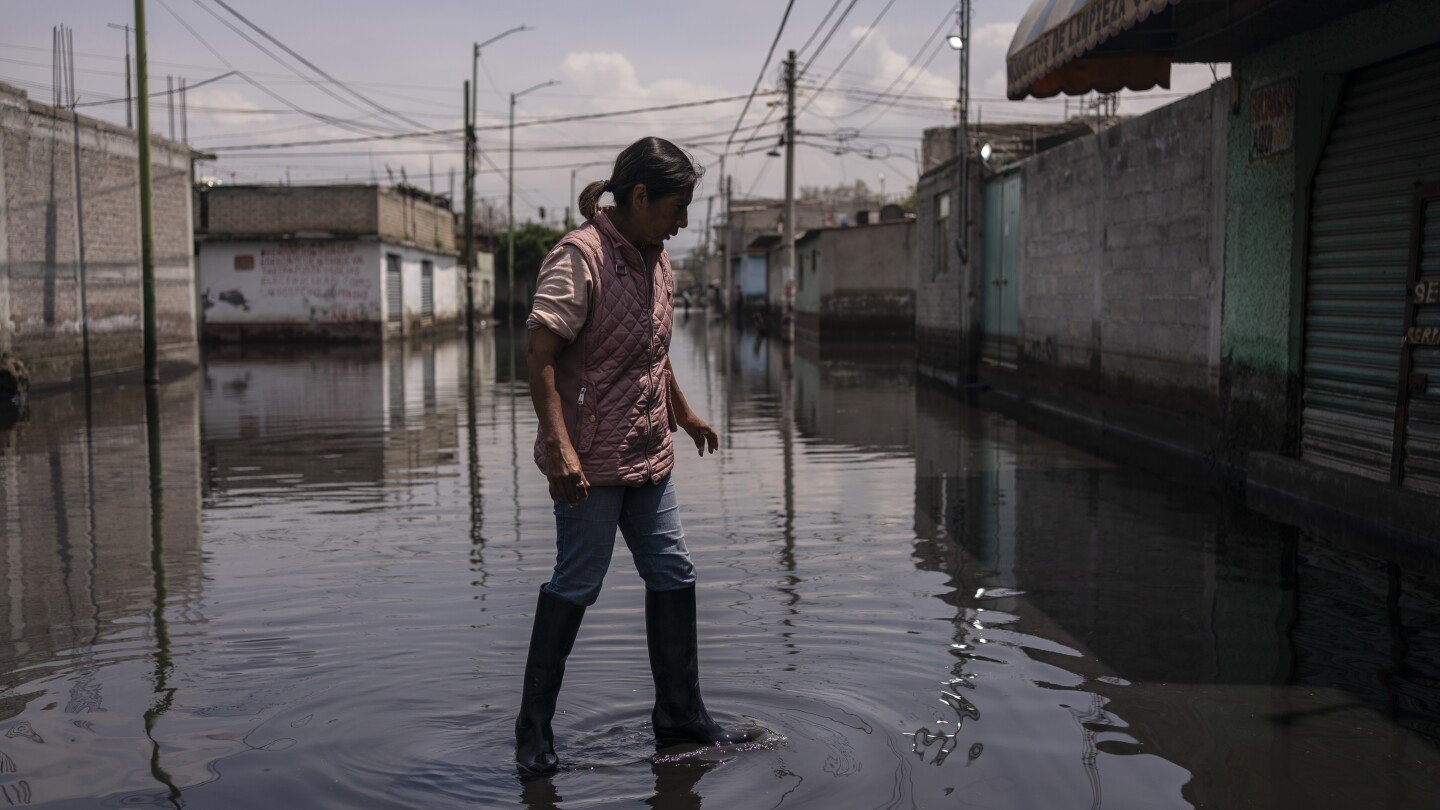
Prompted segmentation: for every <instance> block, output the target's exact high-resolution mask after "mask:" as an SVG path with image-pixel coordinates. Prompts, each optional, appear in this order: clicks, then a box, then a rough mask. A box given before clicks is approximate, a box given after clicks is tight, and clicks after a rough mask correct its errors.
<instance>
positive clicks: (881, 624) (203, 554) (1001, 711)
mask: <svg viewBox="0 0 1440 810" xmlns="http://www.w3.org/2000/svg"><path fill="white" fill-rule="evenodd" d="M515 346H516V340H515V339H514V338H513V337H512V336H510V335H509V334H507V333H506V332H504V331H500V332H487V333H485V334H483V335H482V337H481V338H480V339H479V340H478V342H477V345H476V348H475V351H474V353H473V354H472V353H471V352H470V351H468V350H467V347H466V344H465V343H464V342H463V341H458V340H453V339H451V340H441V341H432V342H425V343H414V344H411V345H406V346H395V347H390V348H387V349H385V350H383V351H382V350H380V349H379V348H373V347H372V348H362V347H336V348H330V349H324V348H290V349H284V350H277V349H266V350H261V349H254V348H251V349H245V350H237V349H230V350H225V351H212V352H209V353H208V354H207V356H206V359H205V365H204V368H203V370H202V371H201V372H198V373H196V374H194V375H191V376H190V377H187V378H185V379H182V380H179V381H176V382H172V383H169V384H166V385H165V386H163V388H162V389H161V390H160V392H159V395H158V398H157V399H158V403H157V404H158V409H159V418H158V420H156V421H155V422H154V424H153V425H151V426H149V427H147V420H146V402H145V395H144V393H143V391H142V390H141V389H138V388H120V389H116V388H105V389H99V390H97V391H96V392H95V394H94V396H93V400H92V402H91V404H90V406H89V407H88V408H87V405H86V400H85V398H84V396H82V395H80V394H66V395H63V396H49V397H45V398H42V399H40V400H39V401H37V402H36V403H35V404H34V413H33V414H32V416H31V418H30V419H29V420H28V421H27V422H24V423H22V424H21V425H20V426H19V427H17V428H16V429H14V430H11V431H7V432H0V534H3V543H0V573H3V579H0V583H3V588H4V592H3V596H0V688H3V692H0V732H3V736H0V804H10V805H33V806H53V807H120V806H156V807H179V806H184V807H194V808H249V807H255V808H267V810H270V809H273V808H290V807H307V808H308V807H336V808H354V807H426V808H431V807H435V808H439V807H504V806H529V807H552V806H553V807H567V808H600V807H604V808H611V807H661V808H699V807H702V806H703V807H707V808H747V809H748V808H774V807H794V808H807V807H826V808H866V809H868V808H882V807H886V808H889V807H896V808H911V807H918V808H931V807H943V808H961V807H975V808H1169V807H1214V808H1250V807H1254V808H1307V809H1308V808H1322V807H1336V808H1341V807H1343V808H1380V807H1395V808H1401V807H1422V808H1432V807H1440V575H1437V570H1440V569H1437V566H1435V565H1434V564H1433V563H1431V562H1430V561H1428V560H1427V559H1425V558H1423V557H1420V558H1409V559H1405V560H1397V559H1386V558H1385V556H1384V555H1383V554H1372V553H1367V549H1372V550H1373V549H1374V548H1376V547H1375V546H1373V545H1372V544H1370V543H1368V542H1367V541H1366V540H1364V539H1363V538H1357V537H1345V536H1335V537H1315V536H1310V535H1308V534H1305V533H1303V532H1301V531H1300V530H1298V529H1295V528H1293V527H1289V526H1286V525H1282V524H1279V523H1275V522H1272V521H1270V520H1268V519H1266V518H1264V517H1261V516H1259V515H1256V514H1254V513H1251V512H1249V511H1247V510H1246V509H1245V507H1244V505H1243V504H1242V503H1238V502H1236V501H1235V500H1234V498H1233V497H1232V496H1230V495H1228V494H1227V493H1225V492H1223V491H1222V492H1217V491H1214V490H1213V489H1212V488H1210V487H1207V486H1205V485H1203V484H1202V483H1201V482H1198V481H1194V480H1189V479H1187V478H1185V477H1183V476H1182V475H1179V474H1175V473H1166V472H1164V471H1157V470H1155V469H1151V468H1144V467H1136V466H1130V465H1126V464H1121V463H1118V462H1116V461H1113V460H1107V457H1105V456H1102V455H1097V454H1096V453H1094V452H1091V451H1089V450H1086V449H1083V448H1082V447H1079V446H1077V445H1075V444H1073V443H1071V442H1069V441H1067V440H1066V437H1064V436H1061V435H1056V434H1055V433H1054V432H1053V431H1049V432H1047V431H1045V430H1044V427H1045V426H1043V425H1040V426H1038V427H1039V428H1040V430H1038V431H1037V429H1036V427H1037V426H1027V425H1026V424H1023V423H1020V422H1017V421H1015V420H1014V419H1012V418H1010V417H1008V416H1006V415H1005V414H1003V413H1000V412H996V411H994V410H987V409H986V408H985V407H981V406H979V405H976V404H973V403H971V404H967V403H966V401H965V400H963V399H961V398H958V397H956V396H954V395H952V394H949V393H946V392H944V391H940V390H935V389H932V388H930V387H928V386H926V385H922V384H917V382H916V377H915V373H914V367H913V363H912V362H911V360H910V353H909V349H908V348H906V347H897V348H895V349H893V350H891V351H879V350H875V351H870V352H868V353H866V354H865V355H863V356H858V355H853V354H852V355H847V354H844V353H838V354H835V355H834V356H829V355H827V356H825V357H823V358H820V357H816V356H815V353H814V352H812V351H808V350H802V351H800V352H798V353H796V355H795V356H794V357H793V358H791V359H789V360H788V361H787V359H786V356H785V353H784V352H782V351H781V349H780V347H778V346H777V345H775V344H774V343H773V342H768V341H766V340H764V339H763V338H759V337H757V336H756V335H754V334H732V333H730V332H728V331H727V330H726V329H724V328H723V327H722V326H720V325H718V324H715V323H706V322H705V320H704V318H703V317H699V316H697V317H694V318H690V319H688V320H687V321H685V322H684V323H683V324H680V325H678V327H677V330H676V339H675V345H674V347H673V351H672V358H673V360H674V364H675V367H676V371H677V376H678V378H679V380H680V381H681V383H682V385H683V386H684V388H685V390H686V392H687V394H688V397H689V399H690V400H691V402H692V403H694V405H695V406H696V407H697V409H699V410H700V411H701V412H702V413H704V414H706V415H708V416H709V418H710V419H711V420H712V422H713V423H714V425H715V426H716V427H717V428H718V429H719V430H720V432H721V436H722V451H721V452H720V453H719V454H718V455H716V456H712V457H707V458H705V459H699V458H696V457H695V456H694V455H693V454H690V453H681V454H679V461H678V465H677V469H676V480H677V483H678V488H679V493H680V498H681V504H682V511H683V517H684V522H685V527H686V533H687V537H688V542H689V545H690V549H691V553H692V556H693V558H694V561H695V564H696V567H697V569H698V572H699V577H700V590H699V603H700V607H699V612H700V628H701V670H702V684H703V686H704V689H705V696H706V699H707V702H708V703H709V705H710V707H711V709H712V711H713V712H714V713H715V714H716V715H717V716H718V717H719V718H720V719H721V720H722V722H741V721H744V720H746V719H748V720H750V721H753V722H756V723H759V724H761V725H763V726H764V727H765V728H767V729H769V732H770V734H769V736H768V737H767V738H766V739H765V740H764V741H763V742H762V743H760V744H758V745H753V746H749V747H747V748H745V749H743V750H720V749H698V750H693V749H685V748H679V749H667V750H665V751H660V752H657V751H656V750H655V749H654V747H653V744H652V741H651V737H650V729H649V727H648V724H649V711H650V705H651V696H652V691H651V684H650V677H649V671H648V665H647V658H646V650H645V642H644V616H643V608H642V606H643V602H644V593H643V585H642V583H641V581H640V579H639V577H638V575H636V573H635V572H634V569H633V566H632V564H631V562H630V559H629V556H628V554H626V553H624V549H623V546H622V548H621V549H620V550H619V552H618V553H617V554H616V557H615V562H614V565H613V568H612V570H611V572H610V576H609V578H608V580H607V583H606V587H605V590H604V592H603V593H602V594H601V597H600V601H599V602H598V603H597V604H596V605H595V606H594V607H593V608H591V609H590V611H589V613H588V614H587V616H586V618H585V623H584V625H583V626H582V628H581V631H580V637H579V640H578V642H577V644H576V647H575V652H574V654H573V656H572V658H571V664H570V668H569V671H568V673H567V680H566V686H565V690H564V691H563V692H562V694H561V698H560V708H559V714H558V716H557V717H556V722H555V731H556V737H557V740H558V746H559V750H560V754H561V759H562V762H563V768H562V771H561V772H560V773H559V774H557V775H556V776H554V777H553V778H550V779H541V780H534V781H529V782H524V783H522V782H521V781H519V780H518V779H517V778H516V776H515V772H514V766H513V762H512V758H511V756H512V736H511V724H512V722H513V719H514V713H515V707H516V702H517V700H518V692H519V687H520V673H521V670H522V668H523V666H524V655H525V648H526V643H527V640H528V634H529V629H530V616H531V612H532V610H533V608H534V601H535V592H536V588H537V587H538V586H539V585H540V583H541V582H543V581H544V580H545V578H546V577H547V575H548V571H549V567H550V564H551V562H552V560H553V554H554V538H553V518H552V516H551V512H550V505H549V503H548V502H547V494H546V487H545V483H544V479H543V478H542V477H541V476H540V474H539V473H538V472H537V471H536V470H535V468H534V465H533V463H532V461H531V443H532V441H533V438H534V431H535V418H534V415H533V412H532V411H531V408H530V404H529V399H528V395H527V393H526V390H525V385H524V382H523V380H524V373H523V367H522V366H523V357H516V356H515V354H514V352H513V347H515ZM467 369H468V370H467ZM152 437H153V438H155V439H156V440H155V441H150V439H151V438H152Z"/></svg>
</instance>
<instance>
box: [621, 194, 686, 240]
mask: <svg viewBox="0 0 1440 810" xmlns="http://www.w3.org/2000/svg"><path fill="white" fill-rule="evenodd" d="M694 194H695V188H694V187H693V186H692V187H690V188H687V189H685V190H684V191H681V192H677V193H675V194H668V195H666V196H664V197H651V196H650V195H649V191H648V189H646V188H645V187H644V186H637V187H636V188H635V196H634V206H633V208H634V211H635V214H636V216H635V220H634V221H635V225H636V230H638V231H640V236H641V238H642V239H644V240H645V242H646V244H650V245H663V244H664V243H665V240H666V239H669V238H670V237H672V236H674V235H675V234H677V233H679V232H680V230H681V229H682V228H684V227H685V226H687V225H689V224H690V220H689V217H688V215H687V211H688V209H689V208H690V199H691V197H693V196H694Z"/></svg>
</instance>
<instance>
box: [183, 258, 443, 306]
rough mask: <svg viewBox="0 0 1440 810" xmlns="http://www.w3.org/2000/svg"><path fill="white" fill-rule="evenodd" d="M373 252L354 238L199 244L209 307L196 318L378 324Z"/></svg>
mask: <svg viewBox="0 0 1440 810" xmlns="http://www.w3.org/2000/svg"><path fill="white" fill-rule="evenodd" d="M377 256H378V253H377V251H376V249H375V245H374V243H365V242H359V241H353V240H350V241H332V240H327V241H300V240H284V241H280V240H274V241H259V242H205V243H202V244H201V246H200V273H199V278H200V283H199V287H200V296H201V300H202V301H205V302H208V304H209V306H208V307H207V308H206V309H205V312H204V314H203V317H204V319H205V321H206V322H209V323H241V324H243V323H309V322H312V321H320V322H346V321H362V322H363V321H370V322H379V321H380V319H381V318H382V316H383V314H384V313H383V301H384V297H385V283H384V277H383V276H382V268H381V267H380V265H379V264H378V263H377V261H376V258H377ZM247 265H248V266H249V268H250V269H241V268H245V267H246V266H247ZM418 273H419V270H418V269H417V270H416V274H417V281H416V284H417V296H418V284H419V281H418ZM417 306H418V298H417Z"/></svg>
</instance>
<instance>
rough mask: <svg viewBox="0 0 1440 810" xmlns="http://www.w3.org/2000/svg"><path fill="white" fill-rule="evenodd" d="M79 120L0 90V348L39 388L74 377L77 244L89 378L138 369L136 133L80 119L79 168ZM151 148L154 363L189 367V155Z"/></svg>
mask: <svg viewBox="0 0 1440 810" xmlns="http://www.w3.org/2000/svg"><path fill="white" fill-rule="evenodd" d="M76 120H77V119H76V118H74V117H72V115H71V113H69V112H67V111H64V110H58V109H56V108H53V107H50V106H48V105H45V104H40V103H37V102H34V101H31V100H30V99H29V98H28V97H27V95H26V93H25V92H24V91H23V90H20V89H18V88H15V87H11V86H9V85H4V84H0V350H5V351H11V352H14V353H15V354H16V355H17V356H19V357H20V358H21V360H23V361H24V362H25V363H26V364H27V365H28V366H29V367H30V369H31V372H32V376H33V381H34V385H35V386H36V387H37V388H43V387H48V386H53V385H63V384H65V383H68V382H73V381H78V380H80V379H82V378H83V373H84V355H83V343H82V337H81V334H82V328H81V327H82V313H81V286H82V285H81V281H82V277H81V264H82V262H81V261H80V257H81V252H80V245H81V241H82V238H83V243H84V261H83V266H84V275H83V281H84V284H83V286H84V292H85V303H86V307H85V314H86V315H88V318H87V319H86V320H88V324H89V333H90V343H91V366H92V369H93V371H94V372H95V373H97V374H111V373H122V372H131V371H137V370H139V369H140V368H141V366H142V364H143V354H142V346H141V339H142V321H141V286H140V274H141V271H140V213H139V164H138V151H137V146H136V140H135V133H134V131H133V130H127V129H125V128H123V127H117V126H115V125H112V124H108V123H105V122H103V121H97V120H94V119H90V118H86V117H84V116H80V117H79V118H78V123H79V127H78V136H79V146H80V148H79V160H78V161H77V160H76V151H75V141H76V127H75V124H76ZM151 143H152V149H153V152H152V166H153V175H152V176H153V183H154V199H153V210H154V214H155V265H156V266H155V277H156V304H157V310H158V311H157V321H158V328H159V338H160V351H161V359H162V362H166V363H170V362H175V363H180V364H183V365H193V364H194V363H195V362H196V361H197V348H196V320H195V317H196V316H195V295H194V280H193V275H194V273H193V262H192V253H193V244H194V241H193V234H192V230H191V211H190V206H191V194H190V155H189V150H188V149H186V148H185V147H184V146H183V145H181V144H177V143H173V142H170V141H168V140H165V139H163V138H159V137H152V139H151ZM77 163H78V171H79V176H80V183H79V193H78V195H77V193H76V181H75V178H76V170H77ZM77 222H78V223H80V224H81V225H83V227H78V228H77Z"/></svg>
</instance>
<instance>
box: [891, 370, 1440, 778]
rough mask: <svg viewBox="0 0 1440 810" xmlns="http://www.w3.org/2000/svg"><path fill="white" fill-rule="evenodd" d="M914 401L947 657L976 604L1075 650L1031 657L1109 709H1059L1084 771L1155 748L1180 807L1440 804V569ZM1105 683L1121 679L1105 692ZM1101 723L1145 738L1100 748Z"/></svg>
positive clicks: (1013, 428)
mask: <svg viewBox="0 0 1440 810" xmlns="http://www.w3.org/2000/svg"><path fill="white" fill-rule="evenodd" d="M916 400H917V406H916V420H915V431H916V437H915V454H916V471H915V526H916V534H917V542H916V547H915V557H916V561H917V565H918V566H919V567H920V568H922V569H924V570H934V571H941V572H944V573H946V574H948V575H950V577H951V580H950V583H949V584H950V585H951V588H952V590H950V591H949V592H948V593H947V594H945V595H943V596H942V598H944V599H945V600H946V601H947V602H951V603H953V604H954V605H955V606H956V607H957V608H958V609H959V614H960V623H957V634H956V642H957V643H963V642H964V637H963V635H964V629H965V626H966V625H965V622H968V621H969V620H970V619H969V616H968V614H966V610H968V609H972V608H974V607H975V606H977V605H983V604H984V603H983V602H976V601H975V596H974V595H975V594H976V593H977V592H978V591H979V590H980V589H982V588H984V589H991V588H996V587H1000V588H1007V589H1010V588H1013V589H1018V591H1021V592H1023V596H1019V597H1017V598H1014V599H1013V600H1012V602H1013V604H1014V607H1013V608H1005V609H1006V610H1013V612H1014V613H1015V614H1016V615H1017V616H1018V617H1019V620H1018V621H1017V622H1015V623H1014V624H1012V625H1008V629H1011V630H1015V631H1017V632H1021V633H1025V634H1029V635H1032V636H1036V637H1039V638H1041V639H1047V640H1050V641H1054V642H1059V643H1061V644H1064V645H1065V646H1068V647H1070V648H1072V649H1075V650H1078V651H1080V652H1081V653H1082V657H1080V658H1076V659H1064V660H1063V661H1062V660H1061V659H1056V658H1054V657H1053V656H1046V655H1044V654H1043V651H1040V652H1037V651H1028V650H1027V654H1028V655H1029V656H1030V657H1032V658H1038V659H1039V660H1040V661H1042V662H1047V663H1054V664H1056V665H1060V666H1063V667H1064V668H1065V669H1067V670H1069V671H1072V672H1075V673H1076V674H1078V675H1081V676H1082V677H1083V679H1084V681H1083V682H1084V683H1085V685H1084V687H1083V688H1084V689H1085V690H1086V691H1087V692H1091V693H1093V695H1095V696H1096V697H1097V700H1099V701H1100V702H1099V703H1097V704H1095V705H1094V706H1089V707H1088V708H1087V705H1088V704H1087V705H1081V704H1079V703H1072V704H1071V705H1072V706H1073V707H1074V708H1075V709H1076V711H1077V712H1081V713H1082V714H1084V716H1086V717H1091V716H1093V717H1092V719H1087V720H1083V722H1082V720H1081V717H1082V714H1077V715H1076V718H1077V719H1076V722H1081V723H1082V726H1083V727H1084V728H1085V729H1086V730H1087V734H1086V740H1087V741H1086V742H1085V746H1086V748H1085V750H1083V751H1082V750H1081V749H1078V748H1077V751H1076V757H1077V758H1084V757H1088V758H1089V759H1088V761H1090V762H1091V763H1092V764H1093V765H1094V767H1095V768H1097V769H1098V772H1099V773H1100V774H1101V776H1102V777H1103V774H1104V773H1105V768H1106V762H1107V759H1106V756H1105V755H1107V754H1127V753H1137V752H1146V753H1152V754H1157V755H1159V756H1162V757H1164V758H1165V759H1167V760H1169V761H1171V762H1173V763H1176V764H1178V765H1180V766H1181V767H1183V768H1185V769H1187V770H1188V771H1189V772H1190V773H1191V774H1192V776H1193V778H1192V779H1191V781H1190V783H1189V784H1188V785H1187V786H1186V788H1185V792H1184V795H1185V798H1186V799H1188V800H1190V801H1192V802H1194V803H1196V804H1198V805H1200V806H1216V807H1230V806H1242V805H1244V806H1282V805H1283V806H1290V805H1292V804H1294V803H1295V802H1296V800H1297V797H1301V796H1307V795H1309V796H1318V795H1326V796H1333V797H1339V796H1348V797H1352V798H1356V799H1358V801H1357V804H1366V803H1367V801H1365V800H1363V799H1360V797H1362V796H1369V797H1370V798H1371V799H1375V804H1376V805H1380V804H1383V805H1386V806H1401V805H1406V802H1411V801H1414V800H1415V799H1416V798H1417V797H1421V796H1424V797H1427V798H1429V797H1432V792H1433V790H1434V788H1433V783H1432V784H1431V786H1428V787H1427V786H1425V784H1424V779H1423V778H1422V774H1423V773H1425V772H1426V770H1425V769H1430V768H1435V767H1440V751H1437V750H1436V748H1435V747H1434V746H1435V744H1436V743H1440V732H1437V729H1440V684H1437V683H1436V681H1435V680H1434V678H1433V675H1432V673H1434V672H1436V671H1437V670H1440V632H1436V631H1434V630H1433V628H1434V627H1437V626H1440V599H1437V598H1436V596H1437V594H1436V590H1437V589H1436V585H1435V581H1436V580H1435V577H1434V574H1433V570H1434V569H1433V564H1432V565H1431V567H1430V569H1429V570H1428V572H1421V573H1416V572H1413V571H1407V570H1406V569H1405V567H1402V566H1400V565H1396V564H1394V563H1386V562H1385V561H1382V560H1376V559H1373V558H1369V557H1364V556H1362V555H1360V554H1358V553H1355V552H1354V551H1347V550H1344V549H1340V548H1336V547H1335V546H1334V545H1332V544H1330V543H1328V542H1325V541H1322V540H1319V539H1315V538H1308V537H1303V536H1300V535H1299V534H1298V532H1297V531H1296V530H1294V529H1292V528H1289V527H1285V526H1280V525H1277V524H1274V523H1270V522H1268V521H1265V520H1261V519H1259V518H1257V517H1255V516H1253V515H1251V514H1249V513H1247V512H1244V511H1243V510H1241V509H1239V508H1237V507H1235V506H1233V505H1231V504H1230V503H1229V502H1228V501H1226V500H1225V499H1224V498H1223V497H1221V496H1218V495H1210V494H1208V493H1205V492H1195V491H1190V490H1188V489H1186V488H1185V487H1184V486H1183V485H1177V483H1176V481H1174V480H1172V479H1169V478H1166V477H1163V476H1157V475H1151V474H1148V473H1146V472H1144V471H1141V470H1137V469H1134V468H1127V467H1119V466H1116V465H1112V464H1110V463H1107V462H1105V461H1103V460H1101V459H1099V458H1097V457H1095V456H1092V455H1090V454H1087V453H1083V452H1080V451H1077V450H1074V449H1072V448H1070V447H1069V446H1067V445H1064V444H1061V443H1060V442H1058V441H1056V440H1053V439H1051V438H1048V437H1046V436H1044V435H1041V434H1039V433H1037V432H1035V431H1033V430H1031V429H1028V428H1027V427H1026V426H1023V425H1018V424H1016V423H1015V422H1013V421H1011V420H1010V419H1007V418H1005V417H1004V416H1002V415H1000V414H997V413H994V412H991V411H983V410H979V409H977V408H975V407H973V406H969V405H964V404H962V403H961V402H960V401H958V400H956V399H955V398H952V397H950V396H948V395H946V394H943V393H939V392H935V391H932V390H931V389H929V388H927V387H924V386H922V387H921V388H920V389H919V390H918V392H917V396H916ZM1415 564H1418V563H1415ZM1412 565H1414V564H1412ZM1116 676H1118V677H1119V678H1120V679H1122V680H1120V681H1117V682H1116V683H1117V684H1125V685H1123V686H1122V685H1112V684H1109V683H1107V682H1105V681H1104V680H1100V679H1102V678H1107V677H1108V678H1114V677H1116ZM981 685H982V687H983V683H982V684H981ZM975 694H976V695H978V696H977V697H976V701H977V703H980V704H981V708H982V710H983V709H984V708H985V706H984V704H983V701H982V700H981V698H982V697H983V696H984V693H983V692H979V693H975ZM1112 715H1113V717H1114V718H1119V719H1120V720H1122V721H1123V722H1124V723H1125V724H1128V733H1129V734H1130V735H1132V736H1133V738H1134V739H1135V740H1136V741H1137V742H1125V741H1123V740H1124V737H1123V735H1118V734H1115V733H1113V732H1110V731H1107V732H1106V734H1105V735H1102V738H1101V739H1100V740H1099V741H1096V740H1095V739H1094V736H1093V734H1090V733H1089V732H1090V731H1093V730H1095V729H1097V728H1101V729H1104V728H1108V727H1109V726H1110V725H1112V724H1113V722H1114V720H1113V718H1112ZM1096 717H1098V718H1101V720H1096V719H1093V718H1096ZM1102 720H1103V722H1102ZM1337 735H1340V736H1348V738H1347V739H1343V740H1342V739H1338V738H1337ZM1301 737H1304V738H1305V739H1307V740H1309V742H1307V743H1306V744H1299V743H1298V740H1299V739H1300V738H1301ZM1327 740H1328V741H1329V742H1327ZM1096 751H1098V752H1099V754H1100V755H1099V756H1098V757H1097V755H1096V754H1095V752H1096ZM1407 758H1408V760H1407ZM1109 761H1110V762H1114V760H1109ZM1402 761H1409V762H1411V763H1418V764H1417V765H1415V766H1414V767H1413V768H1411V767H1410V766H1404V767H1402V766H1399V765H1397V764H1396V763H1399V762H1402ZM1236 763H1246V766H1245V767H1243V768H1236V767H1235V765H1236ZM1111 767H1115V766H1114V765H1112V766H1111ZM1429 772H1430V773H1433V771H1429ZM1356 773H1363V774H1368V775H1369V776H1368V777H1367V779H1369V780H1372V781H1368V782H1366V781H1363V780H1362V781H1358V782H1357V781H1356V780H1355V777H1354V774H1356ZM1346 780H1349V781H1346ZM1382 782H1383V783H1384V788H1385V790H1384V792H1383V793H1382V794H1381V795H1380V796H1379V797H1378V798H1377V797H1376V796H1375V795H1374V794H1373V790H1374V789H1375V788H1376V787H1377V786H1380V784H1381V783H1382ZM1357 785H1364V787H1363V788H1361V787H1357ZM1297 790H1298V791H1300V792H1298V793H1297V792H1296V791H1297ZM1367 791H1371V792H1367ZM1406 806H1408V805H1406Z"/></svg>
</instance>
